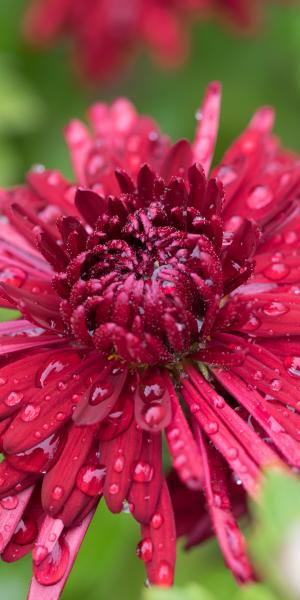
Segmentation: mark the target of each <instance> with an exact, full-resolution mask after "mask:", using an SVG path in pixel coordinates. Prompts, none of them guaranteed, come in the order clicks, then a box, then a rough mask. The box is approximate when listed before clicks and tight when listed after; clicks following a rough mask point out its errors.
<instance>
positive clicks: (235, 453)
mask: <svg viewBox="0 0 300 600" xmlns="http://www.w3.org/2000/svg"><path fill="white" fill-rule="evenodd" d="M238 454H239V453H238V449H237V448H228V450H227V456H228V458H229V459H230V460H234V459H235V458H237V457H238Z"/></svg>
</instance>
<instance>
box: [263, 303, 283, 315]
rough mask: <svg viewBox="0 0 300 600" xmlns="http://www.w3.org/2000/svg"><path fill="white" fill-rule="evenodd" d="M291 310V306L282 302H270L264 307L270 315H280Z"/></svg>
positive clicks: (266, 313) (265, 311) (264, 310)
mask: <svg viewBox="0 0 300 600" xmlns="http://www.w3.org/2000/svg"><path fill="white" fill-rule="evenodd" d="M288 311H289V308H288V307H287V306H285V305H284V304H283V303H282V302H270V303H269V304H266V305H265V306H264V307H263V312H264V313H265V315H268V316H269V317H279V316H280V315H284V314H286V313H287V312H288Z"/></svg>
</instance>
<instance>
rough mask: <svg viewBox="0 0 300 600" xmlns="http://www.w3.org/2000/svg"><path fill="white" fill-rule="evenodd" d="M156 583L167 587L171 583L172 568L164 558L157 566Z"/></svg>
mask: <svg viewBox="0 0 300 600" xmlns="http://www.w3.org/2000/svg"><path fill="white" fill-rule="evenodd" d="M156 583H157V584H158V585H160V586H161V587H169V586H171V585H172V583H173V569H172V567H171V565H170V564H169V563H168V562H167V561H165V560H164V561H162V562H161V563H160V565H159V567H158V571H157V577H156Z"/></svg>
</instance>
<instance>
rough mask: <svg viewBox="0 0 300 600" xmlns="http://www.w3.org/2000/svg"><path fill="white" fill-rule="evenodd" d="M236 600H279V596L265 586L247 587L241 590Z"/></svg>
mask: <svg viewBox="0 0 300 600" xmlns="http://www.w3.org/2000/svg"><path fill="white" fill-rule="evenodd" d="M234 600H278V596H277V595H276V596H275V595H274V593H273V592H272V591H271V590H270V589H269V588H267V587H265V586H263V585H258V584H257V585H247V586H246V587H243V588H241V589H240V590H239V592H238V594H237V595H236V596H235V598H234Z"/></svg>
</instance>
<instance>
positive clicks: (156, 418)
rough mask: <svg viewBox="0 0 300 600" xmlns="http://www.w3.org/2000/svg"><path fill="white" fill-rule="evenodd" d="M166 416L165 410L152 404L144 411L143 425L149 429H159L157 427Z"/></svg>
mask: <svg viewBox="0 0 300 600" xmlns="http://www.w3.org/2000/svg"><path fill="white" fill-rule="evenodd" d="M165 415H166V411H165V408H164V407H163V406H162V405H159V404H157V405H156V404H153V405H152V406H149V408H147V409H146V411H145V413H144V415H143V416H144V420H145V423H146V424H147V425H148V426H149V427H153V428H155V427H159V425H160V424H161V423H162V422H163V420H164V418H165Z"/></svg>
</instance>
